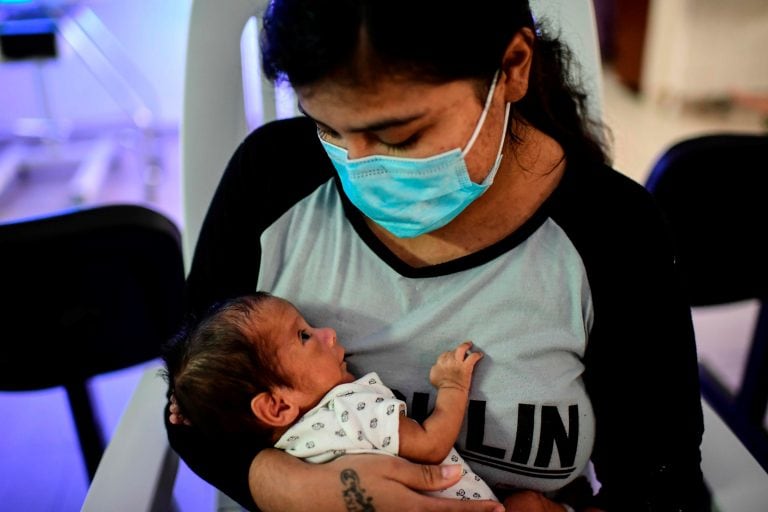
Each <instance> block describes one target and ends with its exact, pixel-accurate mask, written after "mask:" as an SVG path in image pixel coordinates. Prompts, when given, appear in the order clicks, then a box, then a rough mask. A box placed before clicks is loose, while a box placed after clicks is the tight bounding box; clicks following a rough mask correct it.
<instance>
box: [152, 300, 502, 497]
mask: <svg viewBox="0 0 768 512" xmlns="http://www.w3.org/2000/svg"><path fill="white" fill-rule="evenodd" d="M180 343H181V347H182V348H181V350H182V353H181V356H180V362H179V364H178V367H175V365H174V369H173V371H172V370H171V366H170V365H168V364H167V360H166V364H167V368H168V370H167V377H168V378H169V380H170V382H171V384H172V389H173V398H174V400H175V404H176V406H175V410H176V411H175V412H176V413H177V414H178V415H179V416H180V417H183V418H184V421H187V422H190V423H192V424H194V425H196V426H197V427H198V428H200V429H202V430H203V431H206V432H208V433H209V434H212V435H222V434H242V433H251V434H253V435H255V436H261V437H262V438H264V439H265V441H268V444H269V445H274V447H276V448H279V449H282V450H285V451H286V452H287V453H290V454H291V455H294V456H296V457H299V458H302V459H305V460H307V461H308V462H313V463H322V462H327V461H330V460H332V459H334V458H336V457H339V456H341V455H345V454H354V453H382V454H389V455H397V456H400V457H404V458H406V459H409V460H411V461H414V462H420V463H425V464H438V463H443V464H461V465H462V467H463V469H464V471H463V476H462V479H461V480H460V481H459V482H458V483H457V484H455V485H454V486H452V487H450V488H448V489H445V490H443V491H439V492H435V493H429V494H433V495H437V496H442V497H451V498H456V499H491V500H497V499H496V497H495V496H494V494H493V492H492V491H491V490H490V489H489V488H488V486H487V485H486V484H485V482H483V481H482V480H481V479H480V477H478V476H477V475H475V474H474V473H473V472H472V471H471V469H470V468H469V466H468V465H467V464H466V463H465V462H464V461H463V459H462V458H461V457H460V456H459V454H458V453H457V452H456V450H455V449H454V448H453V444H454V443H455V441H456V438H457V436H458V434H459V430H460V428H461V422H462V419H463V417H464V412H465V410H466V407H467V401H468V396H469V386H470V382H471V380H472V372H473V370H474V367H475V364H477V362H478V361H479V360H480V358H481V357H482V355H481V354H480V353H476V352H472V353H470V352H469V349H470V347H471V346H472V343H471V342H464V343H462V344H460V345H459V346H458V347H457V348H456V349H454V350H452V351H449V352H445V353H443V354H441V355H440V356H439V357H438V359H437V362H436V363H435V365H434V366H433V367H432V369H431V371H430V374H429V379H430V381H431V383H432V385H433V386H435V388H436V389H437V398H436V402H435V408H434V410H433V412H432V413H431V414H430V416H429V417H427V418H426V419H425V420H424V422H423V423H422V424H419V423H418V422H416V421H415V420H412V419H410V418H408V417H407V416H406V415H405V414H406V410H405V409H406V406H405V403H404V402H403V401H401V400H399V399H397V398H396V397H395V395H394V394H393V392H392V391H391V390H390V389H388V388H387V387H386V386H385V385H384V384H383V383H382V382H381V380H380V379H379V377H378V375H377V374H376V373H368V374H366V375H364V376H363V377H361V378H359V379H356V378H355V376H353V375H352V374H351V373H349V371H348V370H347V363H346V362H345V361H344V347H342V346H341V344H340V343H339V342H338V340H337V339H336V332H335V331H334V330H333V329H331V328H330V327H321V328H316V327H312V326H310V325H309V324H308V323H307V321H306V320H305V319H304V318H303V317H302V315H301V314H300V313H299V311H298V310H297V309H296V308H295V307H294V306H293V305H292V304H291V303H290V302H288V301H286V300H284V299H281V298H278V297H275V296H272V295H270V294H268V293H265V292H257V293H255V294H253V295H246V296H243V297H239V298H237V299H233V300H231V301H229V302H227V303H225V304H223V305H221V306H219V307H217V308H216V309H215V310H214V311H212V312H211V313H210V314H209V315H208V316H207V317H206V318H205V319H203V321H202V322H201V323H200V324H199V325H198V326H197V327H196V328H195V329H194V330H192V331H191V332H189V333H186V334H185V337H184V338H183V339H182V340H181V342H180Z"/></svg>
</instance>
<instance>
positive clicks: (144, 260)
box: [0, 205, 184, 390]
mask: <svg viewBox="0 0 768 512" xmlns="http://www.w3.org/2000/svg"><path fill="white" fill-rule="evenodd" d="M0 261H1V262H2V265H0V283H2V284H1V285H0V325H2V326H3V331H4V332H5V334H3V335H2V336H0V340H1V341H0V354H1V357H0V389H3V390H21V389H29V390H31V389H42V388H46V387H52V386H59V385H66V384H68V383H70V382H74V381H78V380H83V379H86V378H88V377H91V376H93V375H96V374H100V373H104V372H109V371H113V370H116V369H121V368H126V367H129V366H132V365H135V364H138V363H141V362H144V361H149V360H151V359H153V358H156V357H158V356H159V354H160V345H161V343H162V342H164V341H165V340H167V338H168V337H169V336H170V335H171V334H172V333H173V332H174V330H175V329H177V328H178V324H179V322H180V319H181V308H182V305H181V293H182V289H183V284H184V273H183V265H182V255H181V241H180V233H179V230H178V228H177V227H176V225H175V224H173V223H172V222H171V221H170V220H169V219H168V218H166V217H165V216H164V215H162V214H160V213H159V212H156V211H154V210H150V209H148V208H145V207H142V206H138V205H111V206H100V207H94V208H88V209H80V210H67V211H65V212H60V213H57V214H53V215H48V216H45V217H39V218H34V219H27V220H22V221H19V222H14V223H9V224H2V225H0Z"/></svg>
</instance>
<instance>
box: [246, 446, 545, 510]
mask: <svg viewBox="0 0 768 512" xmlns="http://www.w3.org/2000/svg"><path fill="white" fill-rule="evenodd" d="M459 478H461V467H460V466H425V465H421V464H414V463H412V462H409V461H407V460H405V459H403V458H399V457H390V456H387V455H375V454H374V455H347V456H344V457H340V458H338V459H335V460H333V461H331V462H327V463H325V464H310V463H307V462H304V461H301V460H300V459H297V458H296V457H293V456H291V455H288V454H287V453H285V452H283V451H280V450H275V449H267V450H263V451H262V452H261V453H259V455H258V456H256V458H255V459H254V460H253V463H252V464H251V468H250V472H249V476H248V481H249V485H250V488H251V493H252V495H253V498H254V500H255V501H256V504H257V505H258V507H259V509H260V510H262V511H263V512H305V511H306V510H309V509H311V510H312V511H313V512H350V511H365V512H388V511H396V512H409V511H414V512H416V511H423V512H430V511H441V512H503V511H504V507H503V506H502V505H501V504H500V503H497V502H494V501H477V500H467V501H462V500H453V499H446V498H435V497H432V496H427V495H425V494H421V493H420V492H418V491H435V490H439V489H445V488H446V487H449V486H451V485H453V484H454V483H456V482H457V481H458V480H459ZM558 512H559V511H558Z"/></svg>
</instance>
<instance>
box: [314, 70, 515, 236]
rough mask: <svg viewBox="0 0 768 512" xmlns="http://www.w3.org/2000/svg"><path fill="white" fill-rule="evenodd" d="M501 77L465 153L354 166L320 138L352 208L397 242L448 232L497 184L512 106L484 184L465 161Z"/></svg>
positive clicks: (362, 161) (377, 159) (370, 160)
mask: <svg viewBox="0 0 768 512" xmlns="http://www.w3.org/2000/svg"><path fill="white" fill-rule="evenodd" d="M497 77H498V73H497V75H496V76H495V77H494V80H493V83H492V84H491V89H490V91H488V97H487V98H486V101H485V106H484V107H483V112H482V114H481V115H480V119H479V121H478V122H477V126H476V127H475V130H474V132H473V133H472V136H471V137H470V139H469V142H468V143H467V145H466V147H465V148H464V150H461V149H459V148H456V149H452V150H450V151H446V152H445V153H440V154H439V155H435V156H431V157H428V158H401V157H393V156H385V155H372V156H368V157H364V158H355V159H352V160H350V159H349V157H348V155H347V151H346V150H345V149H343V148H341V147H339V146H336V145H334V144H331V143H329V142H326V141H324V140H322V138H321V139H320V142H322V144H323V147H324V148H325V151H326V152H327V153H328V156H329V157H330V159H331V162H333V166H334V167H335V168H336V172H338V174H339V178H340V179H341V185H342V187H343V189H344V193H345V194H346V195H347V197H349V200H350V201H352V204H354V205H355V206H356V207H357V208H358V209H359V210H360V211H361V212H363V213H364V214H365V215H366V216H367V217H369V218H370V219H371V220H373V221H374V222H375V223H376V224H378V225H380V226H381V227H383V228H384V229H386V230H387V231H389V232H390V233H392V234H393V235H395V236H396V237H398V238H412V237H417V236H419V235H423V234H424V233H429V232H430V231H434V230H436V229H438V228H441V227H443V226H445V225H446V224H448V223H449V222H451V221H452V220H453V219H454V218H456V216H457V215H459V214H460V213H461V212H462V211H464V209H465V208H466V207H467V205H469V204H470V203H471V202H472V201H474V200H475V199H477V198H478V197H480V195H481V194H483V192H485V191H486V190H487V189H488V187H490V186H491V184H492V183H493V179H494V177H495V176H496V172H497V171H498V170H499V166H500V165H501V158H502V154H501V150H502V148H503V146H504V140H505V138H506V137H505V135H506V132H507V122H508V120H509V107H510V105H509V103H508V104H507V106H506V111H505V113H504V129H503V131H502V136H501V143H500V144H499V150H498V152H497V155H496V161H495V163H494V164H493V167H491V169H490V170H489V171H488V174H487V176H486V178H485V179H484V180H483V182H482V183H480V184H478V183H474V182H473V181H472V180H471V179H470V178H469V173H468V171H467V163H466V161H465V159H464V157H465V156H466V155H467V153H469V150H470V149H472V145H473V144H474V143H475V140H476V139H477V136H478V134H479V133H480V129H481V128H482V126H483V123H484V121H485V118H486V116H487V115H488V109H489V108H490V105H491V99H492V98H493V91H494V89H495V87H496V78H497Z"/></svg>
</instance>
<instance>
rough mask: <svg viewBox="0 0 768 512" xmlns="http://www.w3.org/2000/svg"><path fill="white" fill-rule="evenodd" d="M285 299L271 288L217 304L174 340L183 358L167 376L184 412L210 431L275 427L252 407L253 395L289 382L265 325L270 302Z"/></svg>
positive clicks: (253, 430) (254, 430)
mask: <svg viewBox="0 0 768 512" xmlns="http://www.w3.org/2000/svg"><path fill="white" fill-rule="evenodd" d="M269 300H280V299H277V298H276V297H273V296H272V295H270V294H269V293H266V292H255V293H253V294H249V295H244V296H240V297H237V298H234V299H230V300H228V301H226V302H223V303H221V304H218V305H216V306H214V307H213V308H212V309H211V310H210V311H209V312H208V314H206V316H205V317H204V318H203V319H202V320H201V321H200V322H199V323H198V324H197V325H195V326H194V327H193V328H192V329H184V330H182V332H180V333H179V335H178V336H177V339H176V340H175V341H174V343H175V344H178V345H179V346H177V347H176V350H177V351H178V353H179V362H178V364H177V365H174V366H175V367H176V368H175V370H174V369H173V368H172V367H171V365H167V370H166V371H167V378H168V381H169V383H170V388H171V390H172V392H173V394H174V397H175V399H176V403H177V404H178V406H179V409H180V412H181V414H182V415H183V416H184V417H185V418H186V419H188V420H189V421H190V422H191V423H192V425H194V426H195V427H197V428H200V429H201V430H203V431H204V432H206V433H209V434H222V433H228V434H244V433H254V434H261V435H268V434H270V433H271V429H270V428H269V427H267V426H266V425H263V424H262V423H261V422H259V421H258V420H257V418H256V416H255V415H254V414H253V413H252V412H251V399H252V398H253V397H255V396H256V395H258V394H259V393H261V392H264V391H269V390H270V389H273V388H275V387H280V386H288V381H287V379H286V378H285V376H284V375H283V374H282V372H281V369H280V366H279V365H278V364H277V360H276V357H275V354H274V350H272V349H270V345H269V344H268V343H266V339H267V337H268V336H269V335H270V333H269V332H266V330H265V329H264V328H263V321H264V319H265V317H264V316H263V313H264V310H263V309H264V305H265V303H266V302H267V301H269Z"/></svg>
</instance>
